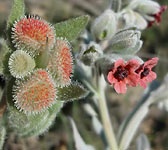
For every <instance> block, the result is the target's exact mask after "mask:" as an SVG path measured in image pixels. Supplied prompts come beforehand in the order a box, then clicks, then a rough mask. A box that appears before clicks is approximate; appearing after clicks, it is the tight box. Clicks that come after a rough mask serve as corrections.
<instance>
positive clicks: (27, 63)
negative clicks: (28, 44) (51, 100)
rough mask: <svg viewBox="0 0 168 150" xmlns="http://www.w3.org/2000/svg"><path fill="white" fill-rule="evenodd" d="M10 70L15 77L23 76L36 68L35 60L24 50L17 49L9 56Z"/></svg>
mask: <svg viewBox="0 0 168 150" xmlns="http://www.w3.org/2000/svg"><path fill="white" fill-rule="evenodd" d="M8 65H9V71H10V73H11V75H12V76H14V77H15V78H23V77H25V76H26V75H28V74H30V73H31V72H32V71H33V69H34V68H35V61H34V59H33V58H31V56H30V55H29V54H27V53H26V52H24V51H22V50H17V51H15V52H14V53H13V54H12V55H11V56H10V58H9V62H8Z"/></svg>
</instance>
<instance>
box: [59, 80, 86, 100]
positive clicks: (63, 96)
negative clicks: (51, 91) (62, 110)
mask: <svg viewBox="0 0 168 150" xmlns="http://www.w3.org/2000/svg"><path fill="white" fill-rule="evenodd" d="M56 90H57V100H59V101H66V102H67V101H73V100H77V99H81V98H84V97H86V96H87V95H88V90H86V89H85V88H84V87H83V86H82V85H80V84H79V83H77V82H75V83H72V84H70V85H67V86H65V87H59V88H57V89H56Z"/></svg>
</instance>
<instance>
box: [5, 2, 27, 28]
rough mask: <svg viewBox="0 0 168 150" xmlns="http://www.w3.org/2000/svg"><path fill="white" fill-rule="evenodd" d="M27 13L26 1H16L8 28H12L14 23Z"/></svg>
mask: <svg viewBox="0 0 168 150" xmlns="http://www.w3.org/2000/svg"><path fill="white" fill-rule="evenodd" d="M24 12H25V6H24V0H14V2H13V7H12V10H11V13H10V16H9V18H8V23H7V26H8V27H10V26H11V25H12V24H13V23H14V21H16V20H17V19H18V18H20V17H22V16H23V15H24Z"/></svg>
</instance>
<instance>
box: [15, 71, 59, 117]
mask: <svg viewBox="0 0 168 150" xmlns="http://www.w3.org/2000/svg"><path fill="white" fill-rule="evenodd" d="M13 93H14V95H13V97H14V101H15V105H16V107H17V108H18V109H19V110H23V112H24V113H26V114H31V113H39V112H41V111H44V110H46V109H47V108H48V107H50V106H51V105H52V104H53V103H54V102H55V99H56V90H55V85H54V83H53V81H52V79H51V77H50V76H49V73H48V72H46V71H45V70H37V71H35V72H33V73H32V75H31V76H29V77H28V78H27V79H26V80H16V85H14V86H13Z"/></svg>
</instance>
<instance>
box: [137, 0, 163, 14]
mask: <svg viewBox="0 0 168 150" xmlns="http://www.w3.org/2000/svg"><path fill="white" fill-rule="evenodd" d="M135 10H137V11H138V12H140V13H142V14H148V15H150V14H151V15H153V14H156V13H158V12H159V11H160V5H159V4H158V3H157V2H154V1H151V0H140V1H138V2H137V7H136V8H135Z"/></svg>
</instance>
